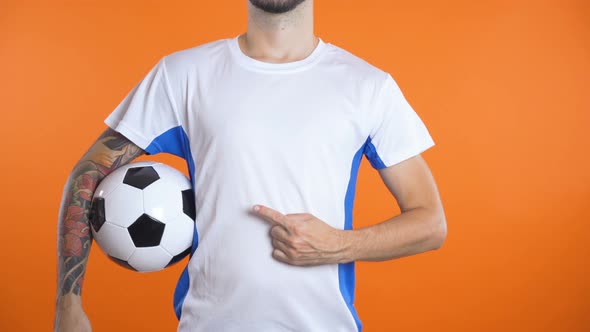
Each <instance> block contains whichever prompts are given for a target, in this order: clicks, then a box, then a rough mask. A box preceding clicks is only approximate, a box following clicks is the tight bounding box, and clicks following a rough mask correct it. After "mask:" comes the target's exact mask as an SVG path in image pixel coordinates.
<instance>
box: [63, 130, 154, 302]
mask: <svg viewBox="0 0 590 332" xmlns="http://www.w3.org/2000/svg"><path fill="white" fill-rule="evenodd" d="M142 153H144V151H143V150H141V149H139V148H138V147H137V146H135V145H133V144H132V143H130V142H129V141H128V140H127V139H126V138H124V137H123V136H121V135H120V134H118V133H117V132H115V131H112V130H110V129H107V130H106V131H105V132H104V133H103V134H102V135H101V136H100V137H99V138H98V139H97V141H96V142H95V144H93V145H92V147H91V148H90V149H89V150H88V151H87V152H86V154H85V155H84V156H83V157H82V158H81V159H80V161H79V162H78V163H77V164H76V166H75V167H74V168H73V170H72V172H71V173H70V175H69V177H68V179H67V182H66V184H65V187H64V190H63V196H62V201H61V206H60V211H59V217H58V230H57V262H58V267H57V269H58V276H57V296H56V309H57V313H59V310H60V309H61V308H62V307H64V306H70V305H78V304H80V296H81V294H82V286H83V283H84V275H85V272H86V264H87V262H88V256H89V254H90V248H91V245H92V232H91V231H90V225H89V215H90V208H91V201H92V197H93V195H94V191H95V189H96V187H97V186H98V183H99V182H100V181H101V180H102V179H103V178H104V177H106V176H107V175H108V174H109V173H110V172H112V171H113V170H114V169H116V168H117V167H119V166H121V165H124V164H126V163H128V162H130V161H131V160H132V159H134V158H136V157H137V156H139V155H141V154H142Z"/></svg>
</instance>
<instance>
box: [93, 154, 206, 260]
mask: <svg viewBox="0 0 590 332" xmlns="http://www.w3.org/2000/svg"><path fill="white" fill-rule="evenodd" d="M195 212H196V211H195V202H194V192H193V190H192V186H191V183H190V181H189V180H188V179H187V178H186V176H184V174H182V173H181V172H179V171H178V170H176V169H175V168H173V167H170V166H168V165H165V164H162V163H158V162H152V161H142V162H135V163H130V164H127V165H125V166H121V167H119V168H117V169H115V170H114V171H113V172H112V173H110V174H109V175H108V176H106V177H105V178H104V179H103V180H102V181H101V182H100V183H99V184H98V187H97V188H96V191H95V193H94V197H93V198H92V207H91V213H90V225H91V227H90V228H91V230H92V235H93V237H94V239H95V240H96V242H97V243H98V246H99V247H100V248H101V250H102V251H103V252H104V253H105V254H106V255H107V256H108V257H109V258H110V259H112V260H113V261H115V262H116V263H118V264H119V265H121V266H123V267H126V268H128V269H131V270H134V271H139V272H152V271H158V270H162V269H164V268H166V267H168V266H170V265H172V264H174V263H176V262H178V261H180V260H181V259H182V258H184V257H185V256H186V255H188V254H189V253H190V250H191V245H192V242H193V231H194V227H195Z"/></svg>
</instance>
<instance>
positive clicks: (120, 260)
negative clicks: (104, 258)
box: [108, 256, 137, 271]
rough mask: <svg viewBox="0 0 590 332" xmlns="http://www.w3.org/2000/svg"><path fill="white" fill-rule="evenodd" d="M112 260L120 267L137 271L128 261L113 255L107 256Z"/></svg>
mask: <svg viewBox="0 0 590 332" xmlns="http://www.w3.org/2000/svg"><path fill="white" fill-rule="evenodd" d="M108 257H109V258H110V259H111V260H112V261H113V262H115V263H117V264H119V265H121V266H122V267H124V268H126V269H129V270H132V271H137V270H136V269H134V268H133V266H131V265H129V263H127V261H124V260H122V259H118V258H117V257H113V256H108Z"/></svg>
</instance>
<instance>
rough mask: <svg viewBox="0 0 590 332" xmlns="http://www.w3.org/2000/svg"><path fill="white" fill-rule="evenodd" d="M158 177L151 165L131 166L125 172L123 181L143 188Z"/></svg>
mask: <svg viewBox="0 0 590 332" xmlns="http://www.w3.org/2000/svg"><path fill="white" fill-rule="evenodd" d="M159 179H160V176H159V175H158V172H156V170H155V169H154V168H153V167H152V166H143V167H133V168H130V169H128V170H127V173H125V178H124V179H123V183H125V184H128V185H130V186H132V187H135V188H137V189H142V190H143V189H145V188H146V187H147V186H149V185H150V184H152V183H154V182H156V181H158V180H159Z"/></svg>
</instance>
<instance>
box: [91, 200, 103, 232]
mask: <svg viewBox="0 0 590 332" xmlns="http://www.w3.org/2000/svg"><path fill="white" fill-rule="evenodd" d="M89 217H90V218H89V219H90V225H92V228H93V229H94V231H95V232H98V231H100V228H101V227H102V225H104V222H105V221H106V218H105V214H104V198H102V197H96V198H95V199H94V200H92V207H91V208H90V216H89Z"/></svg>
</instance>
